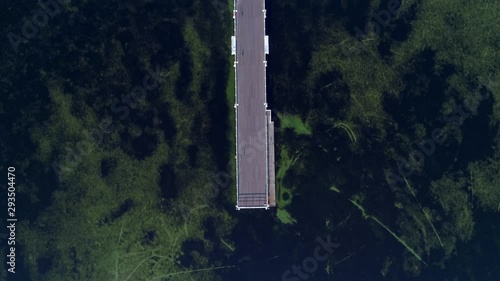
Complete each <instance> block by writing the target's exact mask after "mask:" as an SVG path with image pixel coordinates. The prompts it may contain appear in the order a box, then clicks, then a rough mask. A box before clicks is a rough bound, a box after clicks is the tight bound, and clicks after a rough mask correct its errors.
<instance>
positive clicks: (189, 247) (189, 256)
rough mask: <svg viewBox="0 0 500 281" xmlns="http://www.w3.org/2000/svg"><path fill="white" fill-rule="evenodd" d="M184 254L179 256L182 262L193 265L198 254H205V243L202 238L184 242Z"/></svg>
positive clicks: (182, 263)
mask: <svg viewBox="0 0 500 281" xmlns="http://www.w3.org/2000/svg"><path fill="white" fill-rule="evenodd" d="M181 251H182V253H183V255H181V256H180V257H179V261H180V264H181V265H182V266H185V267H191V266H192V265H193V264H195V262H196V256H198V255H201V256H203V255H204V254H205V243H204V242H203V241H202V240H200V239H189V240H187V241H184V242H183V243H182V247H181Z"/></svg>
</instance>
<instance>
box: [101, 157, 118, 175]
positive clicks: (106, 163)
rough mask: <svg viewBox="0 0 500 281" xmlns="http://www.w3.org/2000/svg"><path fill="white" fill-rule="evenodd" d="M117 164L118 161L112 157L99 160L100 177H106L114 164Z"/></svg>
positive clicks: (114, 166)
mask: <svg viewBox="0 0 500 281" xmlns="http://www.w3.org/2000/svg"><path fill="white" fill-rule="evenodd" d="M117 165H118V162H117V161H116V159H113V158H105V159H102V160H101V176H102V177H107V176H109V175H110V174H111V173H112V172H113V171H114V169H115V168H116V166H117Z"/></svg>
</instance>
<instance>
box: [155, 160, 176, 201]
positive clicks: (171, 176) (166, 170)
mask: <svg viewBox="0 0 500 281" xmlns="http://www.w3.org/2000/svg"><path fill="white" fill-rule="evenodd" d="M175 178H176V176H175V173H174V169H173V168H172V167H171V166H170V165H167V164H164V165H162V166H161V167H160V182H159V185H160V188H161V197H162V198H164V199H175V198H176V197H177V194H178V187H177V184H176V181H175Z"/></svg>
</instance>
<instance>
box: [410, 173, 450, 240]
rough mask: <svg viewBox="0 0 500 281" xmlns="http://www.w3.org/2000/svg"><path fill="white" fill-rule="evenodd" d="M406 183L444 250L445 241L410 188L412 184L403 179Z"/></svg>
mask: <svg viewBox="0 0 500 281" xmlns="http://www.w3.org/2000/svg"><path fill="white" fill-rule="evenodd" d="M403 179H404V181H405V183H406V187H407V188H408V190H409V191H410V193H411V195H413V198H415V201H416V202H417V204H418V206H419V208H420V210H421V211H422V213H424V216H425V218H426V219H427V221H428V222H429V224H430V225H431V227H432V231H434V234H435V235H436V238H437V239H438V241H439V244H441V248H443V249H444V245H443V241H441V237H440V236H439V234H438V232H437V230H436V228H435V227H434V224H433V223H432V220H431V218H430V216H429V214H428V213H427V212H426V211H425V210H424V208H423V207H422V205H421V204H420V202H419V201H418V199H417V196H416V195H415V192H414V191H413V188H412V187H411V186H410V183H409V182H408V180H406V178H403Z"/></svg>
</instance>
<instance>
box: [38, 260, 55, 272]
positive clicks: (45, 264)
mask: <svg viewBox="0 0 500 281" xmlns="http://www.w3.org/2000/svg"><path fill="white" fill-rule="evenodd" d="M53 264H54V258H53V257H41V258H39V259H38V260H37V261H36V267H37V270H38V273H40V274H45V273H47V272H49V271H50V270H51V269H52V265H53Z"/></svg>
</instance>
